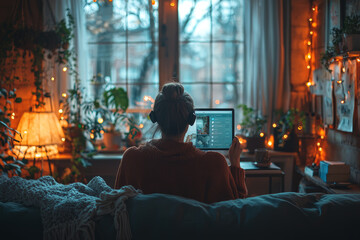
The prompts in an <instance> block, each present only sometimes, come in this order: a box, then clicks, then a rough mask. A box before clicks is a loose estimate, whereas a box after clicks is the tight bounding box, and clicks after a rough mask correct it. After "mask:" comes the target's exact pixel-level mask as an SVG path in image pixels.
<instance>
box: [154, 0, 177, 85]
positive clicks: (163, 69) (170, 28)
mask: <svg viewBox="0 0 360 240" xmlns="http://www.w3.org/2000/svg"><path fill="white" fill-rule="evenodd" d="M171 2H173V3H175V6H171V5H170V3H171ZM171 2H170V1H167V0H163V1H161V0H160V1H159V78H160V79H159V88H160V89H161V87H162V86H163V85H164V84H165V83H167V82H169V81H171V80H174V81H179V29H178V25H179V24H178V23H179V21H178V8H177V6H178V1H177V0H172V1H171Z"/></svg>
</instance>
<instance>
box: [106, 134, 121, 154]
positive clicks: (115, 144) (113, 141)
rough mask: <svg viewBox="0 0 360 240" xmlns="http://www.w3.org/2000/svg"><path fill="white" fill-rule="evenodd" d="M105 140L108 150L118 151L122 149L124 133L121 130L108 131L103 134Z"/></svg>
mask: <svg viewBox="0 0 360 240" xmlns="http://www.w3.org/2000/svg"><path fill="white" fill-rule="evenodd" d="M103 142H104V145H105V148H104V149H103V150H106V151H118V150H120V149H121V142H122V134H121V132H106V133H104V135H103Z"/></svg>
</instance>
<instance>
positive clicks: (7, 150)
mask: <svg viewBox="0 0 360 240" xmlns="http://www.w3.org/2000/svg"><path fill="white" fill-rule="evenodd" d="M11 100H14V102H15V103H21V101H22V99H21V98H19V97H16V93H15V89H14V90H11V91H7V90H6V89H5V88H0V101H1V103H3V104H0V106H1V107H0V175H1V174H2V173H6V174H7V175H8V176H14V175H19V176H20V175H21V169H22V168H24V167H25V164H26V163H27V160H26V159H24V160H18V159H17V158H16V157H14V156H15V154H14V153H13V147H14V141H18V140H16V139H15V135H16V134H18V135H19V136H20V137H21V134H20V133H19V132H18V131H16V130H15V129H13V128H11V127H10V118H11V116H12V113H10V112H9V111H11V110H12V104H11Z"/></svg>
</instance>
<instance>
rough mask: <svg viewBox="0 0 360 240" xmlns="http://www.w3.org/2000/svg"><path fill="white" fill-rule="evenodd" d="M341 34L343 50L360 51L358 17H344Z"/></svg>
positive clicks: (359, 24)
mask: <svg viewBox="0 0 360 240" xmlns="http://www.w3.org/2000/svg"><path fill="white" fill-rule="evenodd" d="M342 32H343V35H344V48H345V50H346V51H357V50H360V15H353V16H346V17H345V19H344V27H343V31H342Z"/></svg>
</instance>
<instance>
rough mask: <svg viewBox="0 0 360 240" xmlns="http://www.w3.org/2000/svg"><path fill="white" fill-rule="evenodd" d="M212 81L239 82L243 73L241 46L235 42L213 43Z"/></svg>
mask: <svg viewBox="0 0 360 240" xmlns="http://www.w3.org/2000/svg"><path fill="white" fill-rule="evenodd" d="M212 49H213V68H212V70H213V71H212V74H213V75H212V80H213V82H214V83H219V82H224V83H225V82H240V81H241V79H242V72H243V44H242V43H236V42H223V43H213V45H212Z"/></svg>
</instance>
